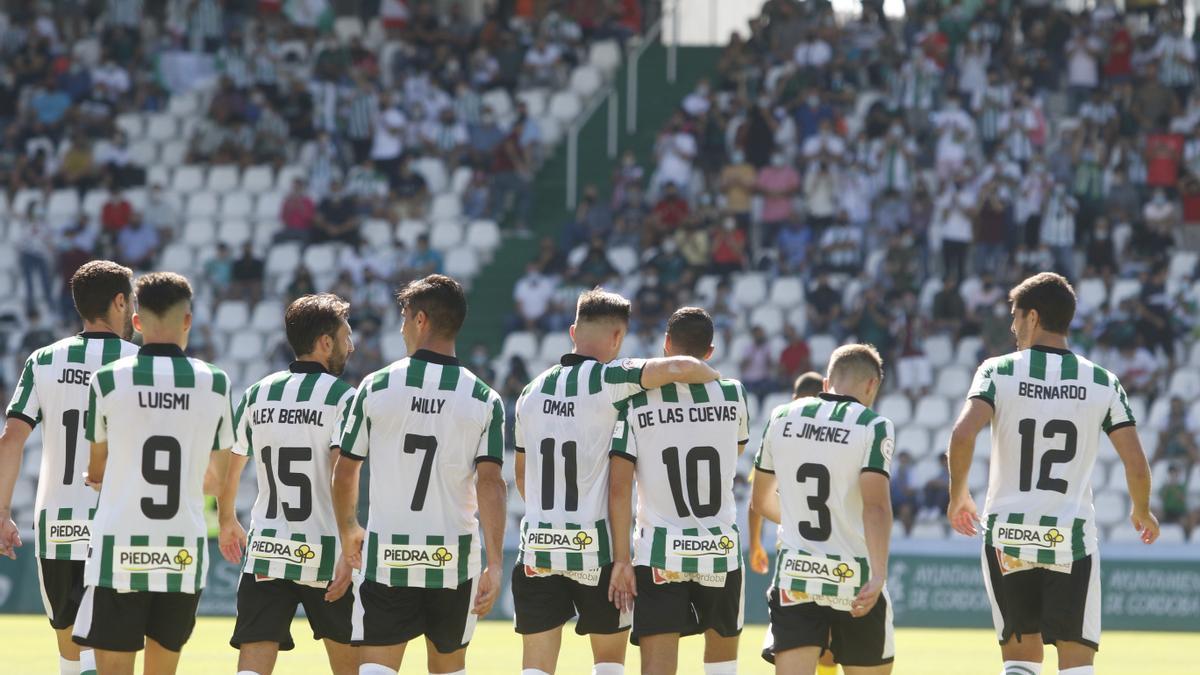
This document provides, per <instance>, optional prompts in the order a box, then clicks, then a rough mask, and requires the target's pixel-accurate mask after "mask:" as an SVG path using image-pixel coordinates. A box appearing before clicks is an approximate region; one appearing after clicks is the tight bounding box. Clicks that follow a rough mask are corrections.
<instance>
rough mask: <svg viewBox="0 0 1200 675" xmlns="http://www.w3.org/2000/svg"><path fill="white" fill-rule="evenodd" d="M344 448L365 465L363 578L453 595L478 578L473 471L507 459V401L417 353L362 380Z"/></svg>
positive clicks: (444, 359) (447, 364) (438, 359)
mask: <svg viewBox="0 0 1200 675" xmlns="http://www.w3.org/2000/svg"><path fill="white" fill-rule="evenodd" d="M341 449H342V455H343V456H345V457H348V458H350V459H354V460H363V459H368V455H369V458H370V461H371V483H370V490H371V492H370V507H369V509H368V515H367V528H366V529H367V541H366V546H365V548H366V550H365V551H364V554H365V555H364V558H365V561H364V566H365V567H366V569H365V570H363V572H364V573H365V575H366V578H367V579H370V580H371V581H375V582H378V583H381V584H385V585H387V586H408V587H415V588H457V587H458V586H459V585H460V584H464V583H467V582H468V581H469V580H470V579H473V578H475V577H477V576H479V573H480V570H481V568H482V561H481V556H480V548H481V546H480V540H479V537H480V535H479V519H478V517H477V515H476V511H477V510H478V509H477V504H478V501H477V499H476V496H475V466H476V464H478V463H479V462H495V463H497V464H501V463H503V461H504V404H503V403H502V402H501V401H500V397H499V396H498V395H497V394H496V393H495V392H494V391H492V390H491V388H490V387H488V386H487V385H486V384H484V382H483V380H480V379H479V378H477V377H475V375H474V374H473V373H472V372H471V371H469V370H467V369H466V368H463V367H462V366H460V365H459V362H458V359H456V358H454V357H452V356H445V355H442V354H437V353H434V352H431V351H428V350H425V349H421V350H417V351H416V352H415V353H414V354H413V355H412V356H410V357H408V358H404V359H401V360H399V361H396V362H395V363H393V364H391V365H389V366H387V367H386V368H383V369H382V370H378V371H376V372H374V373H372V374H371V375H368V376H367V377H366V378H365V379H363V382H362V385H361V386H359V388H358V393H357V394H356V395H355V397H354V403H353V405H352V406H351V409H350V414H349V415H348V416H347V417H346V421H345V423H344V431H343V433H342V434H341ZM488 554H489V555H496V556H499V555H501V552H500V551H488Z"/></svg>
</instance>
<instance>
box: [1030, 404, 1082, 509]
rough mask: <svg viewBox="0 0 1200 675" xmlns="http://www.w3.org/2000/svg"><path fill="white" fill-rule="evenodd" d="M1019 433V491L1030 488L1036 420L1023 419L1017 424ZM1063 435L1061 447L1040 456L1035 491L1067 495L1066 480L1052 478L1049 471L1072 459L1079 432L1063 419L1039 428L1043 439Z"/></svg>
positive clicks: (1052, 421) (1051, 421)
mask: <svg viewBox="0 0 1200 675" xmlns="http://www.w3.org/2000/svg"><path fill="white" fill-rule="evenodd" d="M1017 431H1019V432H1020V433H1021V486H1020V487H1021V492H1029V491H1030V490H1032V489H1033V487H1032V484H1033V444H1034V441H1035V440H1036V439H1037V420H1034V419H1023V420H1021V422H1020V424H1018V425H1017ZM1057 436H1063V447H1061V448H1059V449H1057V450H1047V451H1046V452H1045V454H1043V455H1042V462H1041V467H1040V468H1041V471H1040V472H1039V473H1038V482H1037V489H1039V490H1046V491H1048V492H1058V493H1061V494H1064V495H1065V494H1067V481H1066V479H1064V478H1053V477H1051V476H1050V471H1051V470H1052V469H1053V468H1054V465H1055V464H1061V463H1064V462H1069V461H1071V460H1072V459H1075V445H1076V444H1077V443H1078V439H1079V431H1078V430H1077V429H1076V428H1075V425H1074V424H1072V423H1070V422H1068V421H1067V420H1050V421H1049V422H1046V426H1044V427H1042V437H1043V438H1047V439H1050V438H1055V437H1057Z"/></svg>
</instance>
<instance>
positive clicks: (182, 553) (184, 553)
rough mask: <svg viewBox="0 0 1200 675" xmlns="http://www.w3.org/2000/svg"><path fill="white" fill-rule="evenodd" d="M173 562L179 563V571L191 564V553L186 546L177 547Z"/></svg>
mask: <svg viewBox="0 0 1200 675" xmlns="http://www.w3.org/2000/svg"><path fill="white" fill-rule="evenodd" d="M175 564H176V565H179V571H180V572H182V571H183V570H184V569H186V568H187V566H188V565H191V564H192V554H191V553H188V550H187V549H186V548H181V549H179V552H178V553H176V554H175Z"/></svg>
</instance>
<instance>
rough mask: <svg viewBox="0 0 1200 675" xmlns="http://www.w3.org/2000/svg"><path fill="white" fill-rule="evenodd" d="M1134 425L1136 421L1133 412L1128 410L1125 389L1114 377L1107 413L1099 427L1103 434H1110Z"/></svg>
mask: <svg viewBox="0 0 1200 675" xmlns="http://www.w3.org/2000/svg"><path fill="white" fill-rule="evenodd" d="M1135 424H1137V420H1135V419H1133V411H1132V410H1131V409H1130V408H1129V398H1128V397H1127V396H1126V395H1125V388H1124V387H1122V386H1121V382H1120V381H1119V380H1117V379H1116V378H1115V377H1114V378H1113V381H1112V388H1111V391H1110V395H1109V401H1108V413H1107V414H1105V416H1104V422H1102V423H1101V425H1100V427H1101V428H1102V429H1103V430H1104V433H1106V434H1111V433H1112V432H1114V431H1116V430H1117V429H1122V428H1124V427H1131V426H1134V425H1135Z"/></svg>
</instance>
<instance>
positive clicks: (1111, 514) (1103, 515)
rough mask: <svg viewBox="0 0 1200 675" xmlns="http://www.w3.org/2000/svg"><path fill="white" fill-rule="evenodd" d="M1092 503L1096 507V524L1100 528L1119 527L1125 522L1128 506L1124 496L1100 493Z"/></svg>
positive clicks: (1110, 491)
mask: <svg viewBox="0 0 1200 675" xmlns="http://www.w3.org/2000/svg"><path fill="white" fill-rule="evenodd" d="M1093 501H1094V503H1095V506H1096V522H1097V523H1098V524H1100V525H1102V526H1105V527H1108V526H1111V525H1119V524H1121V523H1123V522H1125V518H1126V517H1127V516H1128V515H1129V505H1128V504H1127V502H1126V499H1125V496H1124V495H1123V494H1122V493H1121V492H1119V491H1116V490H1106V491H1104V492H1100V493H1099V494H1097V495H1096V496H1095V498H1094V500H1093ZM1129 529H1133V528H1132V527H1130V528H1129Z"/></svg>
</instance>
